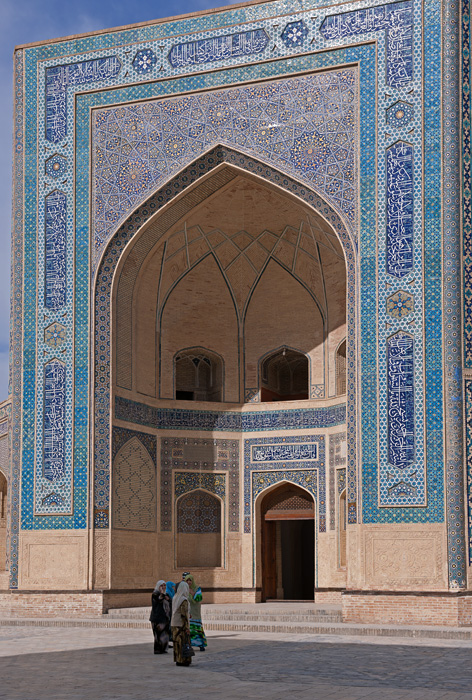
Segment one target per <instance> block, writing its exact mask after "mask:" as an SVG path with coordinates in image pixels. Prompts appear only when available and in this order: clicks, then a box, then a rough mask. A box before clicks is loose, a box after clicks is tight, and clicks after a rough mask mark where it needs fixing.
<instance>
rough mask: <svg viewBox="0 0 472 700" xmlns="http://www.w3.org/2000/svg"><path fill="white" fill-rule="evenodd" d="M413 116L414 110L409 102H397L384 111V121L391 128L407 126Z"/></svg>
mask: <svg viewBox="0 0 472 700" xmlns="http://www.w3.org/2000/svg"><path fill="white" fill-rule="evenodd" d="M414 115H415V108H414V106H413V105H412V104H410V103H409V102H403V101H402V100H398V102H395V104H393V105H392V106H391V107H389V108H388V109H387V110H386V121H387V124H388V125H389V126H391V127H397V128H398V127H400V128H401V127H403V126H408V124H410V123H411V122H412V120H413V117H414Z"/></svg>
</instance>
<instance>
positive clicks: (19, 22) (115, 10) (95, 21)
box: [0, 0, 240, 401]
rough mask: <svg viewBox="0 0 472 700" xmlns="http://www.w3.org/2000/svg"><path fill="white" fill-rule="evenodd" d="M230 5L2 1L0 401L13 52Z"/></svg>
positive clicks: (210, 0) (204, 0) (5, 350)
mask: <svg viewBox="0 0 472 700" xmlns="http://www.w3.org/2000/svg"><path fill="white" fill-rule="evenodd" d="M238 1H240V0H238ZM230 4H233V3H231V0H166V2H164V1H163V0H153V1H151V0H127V1H126V2H125V1H124V0H99V2H97V0H0V95H1V96H2V109H1V110H0V401H3V400H4V399H6V398H7V396H8V364H9V347H8V346H9V325H10V324H9V317H10V236H11V169H12V166H11V162H12V131H13V129H12V119H13V117H12V103H13V99H12V90H13V87H12V85H13V50H14V47H15V46H17V45H19V44H28V43H31V42H36V41H44V40H46V39H56V38H58V37H62V36H67V35H69V34H81V33H83V32H93V31H97V30H99V29H107V28H111V27H120V26H122V25H125V24H134V23H136V22H147V21H149V20H153V19H159V18H161V17H172V16H175V15H179V14H185V13H187V12H199V11H201V10H208V9H211V8H213V7H221V6H222V5H230Z"/></svg>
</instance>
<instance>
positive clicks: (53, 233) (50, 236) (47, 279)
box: [44, 190, 67, 311]
mask: <svg viewBox="0 0 472 700" xmlns="http://www.w3.org/2000/svg"><path fill="white" fill-rule="evenodd" d="M45 201H46V207H45V208H46V236H45V238H46V256H45V269H44V306H45V307H46V308H47V309H54V311H57V310H58V309H62V307H63V306H64V304H65V303H66V288H67V275H66V260H67V252H66V247H67V196H66V195H65V194H64V192H60V191H59V190H55V191H54V192H51V194H48V195H47V197H46V200H45Z"/></svg>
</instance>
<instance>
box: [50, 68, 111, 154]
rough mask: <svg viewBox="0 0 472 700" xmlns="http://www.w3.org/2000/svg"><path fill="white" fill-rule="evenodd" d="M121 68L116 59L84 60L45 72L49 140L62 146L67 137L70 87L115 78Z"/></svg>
mask: <svg viewBox="0 0 472 700" xmlns="http://www.w3.org/2000/svg"><path fill="white" fill-rule="evenodd" d="M120 69H121V63H120V61H119V60H118V58H117V57H116V56H110V57H107V58H97V59H94V60H93V61H81V62H80V63H70V64H68V65H64V66H54V68H48V69H47V70H46V138H47V139H48V141H51V142H52V143H59V142H60V141H62V140H63V139H65V138H66V136H67V88H69V87H71V86H76V87H78V86H81V85H88V84H89V83H94V82H99V81H103V80H106V79H108V78H115V77H116V76H117V75H118V73H119V72H120Z"/></svg>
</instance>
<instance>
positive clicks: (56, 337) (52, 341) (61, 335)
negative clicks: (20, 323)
mask: <svg viewBox="0 0 472 700" xmlns="http://www.w3.org/2000/svg"><path fill="white" fill-rule="evenodd" d="M66 336H67V329H66V327H65V326H63V325H62V323H57V322H54V323H51V325H50V326H48V327H47V328H45V329H44V342H45V343H46V345H49V347H51V348H57V347H59V346H61V345H63V344H64V342H65V340H66Z"/></svg>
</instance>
